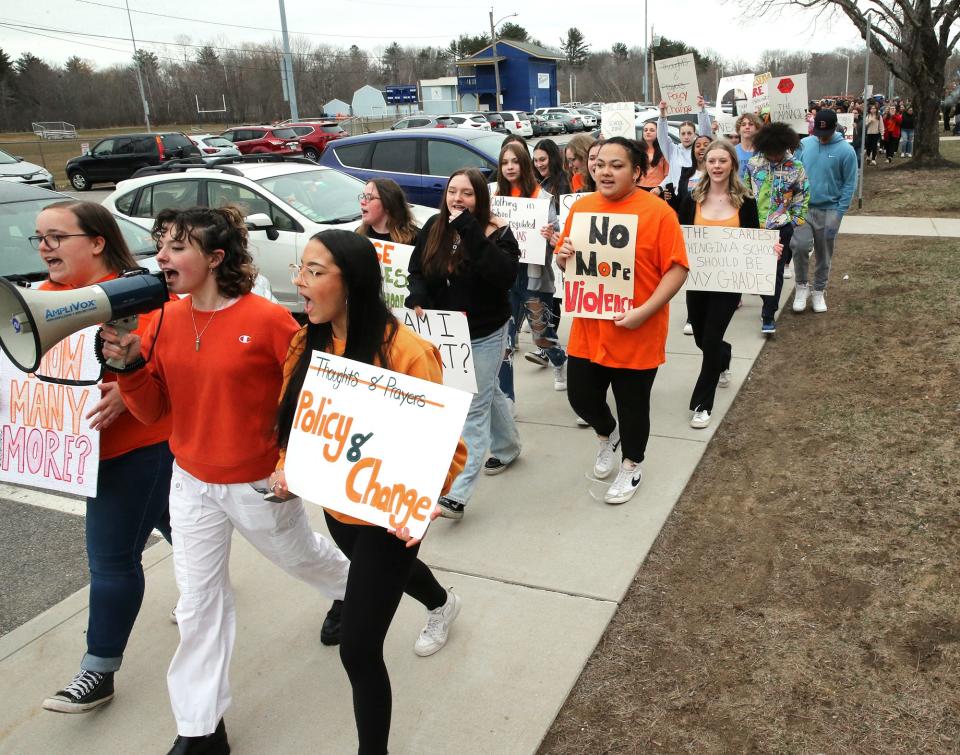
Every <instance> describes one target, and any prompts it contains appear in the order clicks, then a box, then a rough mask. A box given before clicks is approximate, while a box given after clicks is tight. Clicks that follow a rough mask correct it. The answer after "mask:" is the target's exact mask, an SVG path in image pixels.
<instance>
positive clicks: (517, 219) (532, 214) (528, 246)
mask: <svg viewBox="0 0 960 755" xmlns="http://www.w3.org/2000/svg"><path fill="white" fill-rule="evenodd" d="M490 209H491V210H492V211H493V213H494V214H495V215H498V216H500V217H501V218H503V219H504V220H506V221H507V222H508V223H509V224H510V230H512V231H513V235H514V237H515V238H516V239H517V244H518V245H519V246H520V261H521V262H528V263H533V264H534V265H542V264H544V262H545V261H546V259H547V240H546V239H545V238H544V237H543V236H541V235H540V229H541V228H543V226H545V225H546V224H547V218H548V217H549V216H550V200H549V199H529V198H526V197H502V196H500V195H496V196H493V197H490Z"/></svg>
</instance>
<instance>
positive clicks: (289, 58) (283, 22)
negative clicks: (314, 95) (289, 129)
mask: <svg viewBox="0 0 960 755" xmlns="http://www.w3.org/2000/svg"><path fill="white" fill-rule="evenodd" d="M280 32H281V34H282V35H283V71H284V78H285V79H286V80H287V96H288V97H289V98H290V117H291V118H292V119H293V120H294V121H299V120H300V111H299V109H298V108H297V87H296V85H295V84H294V83H293V54H292V53H291V52H290V35H289V34H287V11H286V9H285V8H284V7H283V0H280Z"/></svg>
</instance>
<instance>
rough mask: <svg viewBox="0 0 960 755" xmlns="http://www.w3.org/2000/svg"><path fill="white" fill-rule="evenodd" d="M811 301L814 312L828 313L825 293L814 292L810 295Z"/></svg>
mask: <svg viewBox="0 0 960 755" xmlns="http://www.w3.org/2000/svg"><path fill="white" fill-rule="evenodd" d="M810 301H811V303H812V304H813V311H814V312H826V311H827V300H826V299H825V298H824V292H823V291H813V292H812V293H811V294H810Z"/></svg>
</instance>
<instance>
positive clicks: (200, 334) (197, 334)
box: [190, 304, 220, 351]
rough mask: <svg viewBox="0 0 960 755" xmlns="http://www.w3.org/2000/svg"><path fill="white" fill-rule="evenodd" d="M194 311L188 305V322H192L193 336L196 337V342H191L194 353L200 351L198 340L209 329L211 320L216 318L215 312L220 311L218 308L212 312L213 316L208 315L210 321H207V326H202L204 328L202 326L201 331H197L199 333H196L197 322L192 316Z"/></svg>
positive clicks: (191, 306)
mask: <svg viewBox="0 0 960 755" xmlns="http://www.w3.org/2000/svg"><path fill="white" fill-rule="evenodd" d="M195 311H196V310H194V308H193V304H191V305H190V320H191V322H193V335H194V336H196V340H195V341H194V342H193V348H194V351H200V339H201V338H202V337H203V334H204V333H206V332H207V328H209V327H210V323H212V322H213V318H214V317H216V316H217V312H219V311H220V307H217V308H216V309H215V310H213V314H212V315H210V319H209V320H207V324H206V325H204V326H203V330H201V331H199V332H197V320H196V318H195V317H194V314H193V313H194V312H195Z"/></svg>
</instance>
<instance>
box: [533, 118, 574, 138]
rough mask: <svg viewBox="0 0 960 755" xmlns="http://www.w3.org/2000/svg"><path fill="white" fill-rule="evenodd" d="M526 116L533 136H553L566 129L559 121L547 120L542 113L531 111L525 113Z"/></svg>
mask: <svg viewBox="0 0 960 755" xmlns="http://www.w3.org/2000/svg"><path fill="white" fill-rule="evenodd" d="M527 117H528V118H529V119H530V128H531V129H532V130H533V135H534V136H555V135H557V134H562V133H563V132H564V131H565V130H566V129H564V127H563V123H561V122H560V121H548V120H547V119H546V118H544V117H543V116H542V115H534V114H533V113H527Z"/></svg>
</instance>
